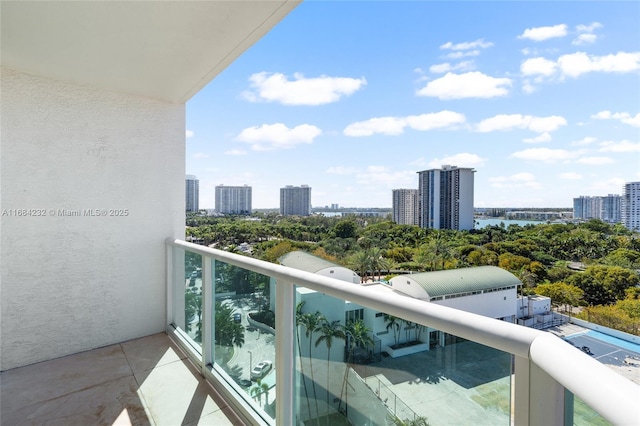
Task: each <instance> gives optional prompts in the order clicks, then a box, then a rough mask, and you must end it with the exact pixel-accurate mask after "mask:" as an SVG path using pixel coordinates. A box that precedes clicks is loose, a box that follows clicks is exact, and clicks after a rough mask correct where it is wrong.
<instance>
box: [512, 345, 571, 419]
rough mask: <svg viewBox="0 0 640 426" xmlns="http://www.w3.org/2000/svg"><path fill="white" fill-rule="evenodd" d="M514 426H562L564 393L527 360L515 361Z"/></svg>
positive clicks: (563, 390)
mask: <svg viewBox="0 0 640 426" xmlns="http://www.w3.org/2000/svg"><path fill="white" fill-rule="evenodd" d="M514 386H515V389H514V401H513V406H512V408H511V412H512V413H513V415H514V416H515V418H514V424H515V425H516V426H519V425H564V424H565V421H566V419H567V418H572V416H568V417H567V416H566V415H565V409H567V408H573V407H565V389H564V387H563V386H562V385H561V384H560V383H558V382H557V381H556V380H554V379H553V378H552V377H551V376H550V375H549V374H547V373H546V372H545V371H544V370H542V369H541V368H540V367H538V366H537V365H535V364H534V363H533V362H532V361H530V360H529V359H527V358H522V357H518V356H516V357H515V383H514Z"/></svg>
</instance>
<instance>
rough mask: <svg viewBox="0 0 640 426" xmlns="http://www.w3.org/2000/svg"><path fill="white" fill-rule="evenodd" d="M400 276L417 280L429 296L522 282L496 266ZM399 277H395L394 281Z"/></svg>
mask: <svg viewBox="0 0 640 426" xmlns="http://www.w3.org/2000/svg"><path fill="white" fill-rule="evenodd" d="M400 277H405V278H410V279H412V280H413V281H415V282H417V283H418V284H419V285H420V286H421V287H422V288H423V289H424V290H425V291H426V292H427V294H428V295H429V297H438V296H446V295H449V294H459V293H467V292H470V291H481V290H491V289H497V288H502V287H510V286H518V285H520V284H521V282H520V280H519V279H518V278H517V277H516V276H515V275H513V274H512V273H510V272H508V271H505V270H504V269H502V268H498V267H496V266H479V267H476V268H461V269H449V270H446V271H433V272H421V273H419V274H411V275H400ZM397 279H398V277H395V278H394V279H392V281H393V280H397Z"/></svg>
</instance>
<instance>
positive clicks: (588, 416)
mask: <svg viewBox="0 0 640 426" xmlns="http://www.w3.org/2000/svg"><path fill="white" fill-rule="evenodd" d="M573 424H574V425H576V426H592V425H596V426H606V425H610V424H611V423H609V422H608V421H606V420H605V419H604V418H603V417H602V416H601V415H600V414H598V413H596V411H595V410H594V409H593V408H591V407H590V406H589V405H587V404H586V403H585V402H584V401H583V400H581V399H580V398H578V397H577V396H575V395H574V397H573Z"/></svg>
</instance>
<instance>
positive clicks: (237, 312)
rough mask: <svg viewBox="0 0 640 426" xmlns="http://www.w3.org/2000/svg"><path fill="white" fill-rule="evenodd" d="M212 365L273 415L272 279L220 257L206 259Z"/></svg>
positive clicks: (260, 409)
mask: <svg viewBox="0 0 640 426" xmlns="http://www.w3.org/2000/svg"><path fill="white" fill-rule="evenodd" d="M212 266H213V267H212V271H213V277H214V283H215V285H214V287H215V291H214V294H213V307H214V308H213V309H214V321H213V329H214V335H213V338H212V339H211V341H212V342H213V345H214V347H213V354H214V363H215V368H216V370H217V371H218V372H219V373H220V374H222V375H223V376H224V377H226V378H227V379H228V381H229V382H230V383H235V385H237V386H235V387H236V389H238V390H239V391H240V392H241V393H242V394H243V397H244V399H245V400H247V401H248V402H249V403H250V404H252V405H253V407H254V408H256V410H257V411H258V412H259V414H260V415H262V416H263V417H266V418H272V419H273V418H275V398H276V388H275V377H276V376H275V359H276V349H275V309H276V306H275V284H274V283H273V282H272V281H271V280H270V278H269V277H268V276H266V275H261V274H258V273H256V272H252V271H249V270H246V269H243V268H239V267H237V266H233V265H229V264H227V263H224V262H220V261H213V265H212Z"/></svg>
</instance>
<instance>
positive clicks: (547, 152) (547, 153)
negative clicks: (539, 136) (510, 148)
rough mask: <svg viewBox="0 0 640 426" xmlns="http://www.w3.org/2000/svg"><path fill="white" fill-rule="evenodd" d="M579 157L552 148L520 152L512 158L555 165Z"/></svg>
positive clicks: (573, 153) (515, 153)
mask: <svg viewBox="0 0 640 426" xmlns="http://www.w3.org/2000/svg"><path fill="white" fill-rule="evenodd" d="M576 155H577V153H575V152H570V151H567V150H564V149H551V148H530V149H525V150H524V151H518V152H514V153H513V154H511V157H514V158H519V159H521V160H528V161H543V162H545V163H554V162H556V161H566V160H571V159H572V158H574V157H575V156H576Z"/></svg>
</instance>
